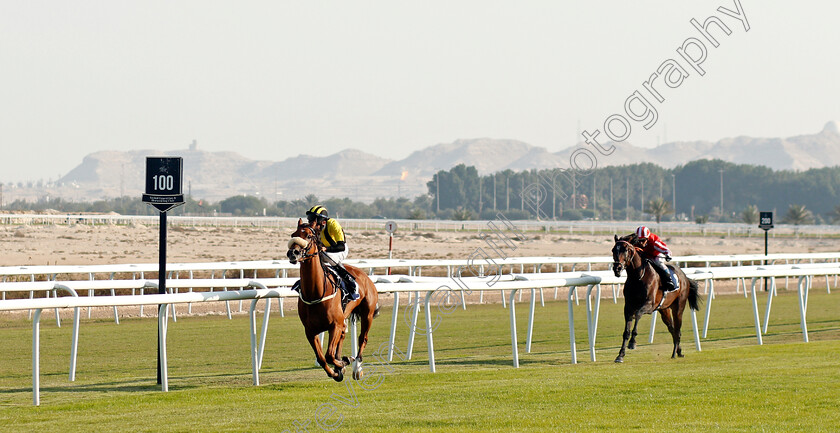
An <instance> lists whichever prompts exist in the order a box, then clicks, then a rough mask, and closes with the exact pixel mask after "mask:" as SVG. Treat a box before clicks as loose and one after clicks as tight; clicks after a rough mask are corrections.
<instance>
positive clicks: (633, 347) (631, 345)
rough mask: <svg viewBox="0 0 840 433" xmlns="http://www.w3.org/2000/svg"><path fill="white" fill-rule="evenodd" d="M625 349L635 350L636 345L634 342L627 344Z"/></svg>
mask: <svg viewBox="0 0 840 433" xmlns="http://www.w3.org/2000/svg"><path fill="white" fill-rule="evenodd" d="M627 348H628V349H630V350H633V349H635V348H636V343H635V342H633V343H630V344H628V345H627Z"/></svg>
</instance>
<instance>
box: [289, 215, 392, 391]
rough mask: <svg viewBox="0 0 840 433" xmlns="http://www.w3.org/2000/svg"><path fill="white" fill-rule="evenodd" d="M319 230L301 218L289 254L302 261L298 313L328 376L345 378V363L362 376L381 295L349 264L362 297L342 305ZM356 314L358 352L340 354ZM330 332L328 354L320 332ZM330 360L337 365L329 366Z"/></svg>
mask: <svg viewBox="0 0 840 433" xmlns="http://www.w3.org/2000/svg"><path fill="white" fill-rule="evenodd" d="M321 246H322V245H321V242H320V236H319V233H318V232H317V231H316V230H315V229H314V228H312V227H311V226H310V225H309V224H306V223H304V222H302V221H301V220H300V219H299V220H298V227H297V230H296V231H295V232H294V233H292V239H291V240H290V241H289V246H288V248H289V250H288V251H287V252H286V256H287V257H288V258H289V261H290V262H291V263H292V264H295V263H297V262H300V297H299V298H298V316H299V317H300V321H301V323H303V328H304V331H305V332H306V339H307V340H309V344H310V345H311V346H312V350H314V351H315V357H316V358H317V361H318V365H320V366H321V367H323V368H324V371H326V372H327V376H329V377H331V378H333V379H334V380H335V381H336V382H341V381H342V380H343V379H344V367H346V366H347V365H348V364H350V363H353V378H354V379H356V380H359V379H360V378H361V377H362V374H363V373H362V353H363V352H364V350H365V346H366V345H367V341H368V332H369V331H370V326H371V323H372V322H373V318H374V317H376V316H377V315H378V314H379V304H378V300H379V296H378V294H377V292H376V287H374V285H373V281H371V280H370V278H368V276H367V275H366V274H365V273H364V272H362V271H361V270H359V269H358V268H355V267H353V266H346V265H345V268H346V269H347V271H348V272H349V273H350V274H351V275H353V277H355V278H356V284H357V285H358V290H359V299H357V300H355V301H351V302H348V303H347V305H346V306H345V307H344V308H343V309H342V302H341V298H342V296H341V288H340V287H339V285H338V281H337V279H336V277H335V276H334V275H333V274H332V273H328V272H327V271H326V270H325V269H324V268H323V267H322V265H321V257H320V253H319V251H320V247H321ZM351 314H353V315H355V316H357V317H358V318H359V319H360V320H361V332H360V334H359V353H358V354H356V356H355V359H352V358H348V357H346V356H345V357H343V358H342V356H341V346H342V344H343V343H344V331H345V329H346V328H347V324H346V322H345V321H346V320H347V319H348V318H349V317H350V315H351ZM322 332H329V340H328V341H329V344H328V345H327V353H326V357H325V356H324V353H323V350H322V349H321V341H320V339H319V338H318V335H319V334H321V333H322ZM354 361H355V362H354ZM329 364H332V365H333V366H335V369H332V368H330V366H329Z"/></svg>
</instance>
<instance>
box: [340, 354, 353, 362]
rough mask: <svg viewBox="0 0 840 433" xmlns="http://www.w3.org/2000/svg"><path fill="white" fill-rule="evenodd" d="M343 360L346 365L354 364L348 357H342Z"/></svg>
mask: <svg viewBox="0 0 840 433" xmlns="http://www.w3.org/2000/svg"><path fill="white" fill-rule="evenodd" d="M341 360H342V361H344V363H345V364H350V363H351V362H353V360H352V359H350V358H348V357H346V356H342V357H341Z"/></svg>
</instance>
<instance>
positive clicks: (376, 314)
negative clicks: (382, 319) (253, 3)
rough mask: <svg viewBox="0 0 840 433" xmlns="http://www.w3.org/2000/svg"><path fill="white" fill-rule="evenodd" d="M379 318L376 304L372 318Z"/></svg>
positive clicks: (377, 304)
mask: <svg viewBox="0 0 840 433" xmlns="http://www.w3.org/2000/svg"><path fill="white" fill-rule="evenodd" d="M377 317H379V302H377V303H376V309H375V310H373V318H374V319H375V318H377Z"/></svg>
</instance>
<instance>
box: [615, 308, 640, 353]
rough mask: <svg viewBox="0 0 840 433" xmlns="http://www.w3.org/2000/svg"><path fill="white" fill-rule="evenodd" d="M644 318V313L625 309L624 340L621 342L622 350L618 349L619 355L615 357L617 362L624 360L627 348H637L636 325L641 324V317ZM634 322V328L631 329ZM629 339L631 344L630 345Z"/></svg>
mask: <svg viewBox="0 0 840 433" xmlns="http://www.w3.org/2000/svg"><path fill="white" fill-rule="evenodd" d="M641 318H642V313H641V312H639V311H637V312H635V313H632V312H628V311H625V312H624V320H625V321H626V323H625V325H624V334H623V338H624V339H623V340H622V342H621V350H619V351H618V356H617V357H616V358H615V362H624V353H625V349H627V348H629V349H635V348H636V335H637V334H638V333H637V332H636V327H637V326H639V319H641ZM631 323H632V324H633V329H632V331H631V329H630V324H631ZM628 341H629V343H630V344H629V346H628Z"/></svg>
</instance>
